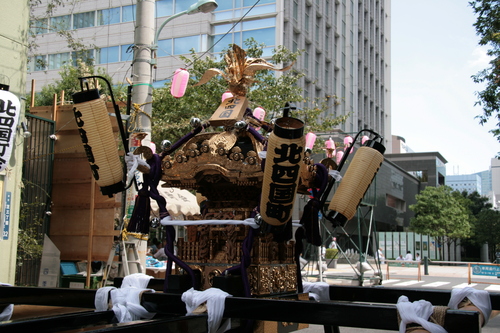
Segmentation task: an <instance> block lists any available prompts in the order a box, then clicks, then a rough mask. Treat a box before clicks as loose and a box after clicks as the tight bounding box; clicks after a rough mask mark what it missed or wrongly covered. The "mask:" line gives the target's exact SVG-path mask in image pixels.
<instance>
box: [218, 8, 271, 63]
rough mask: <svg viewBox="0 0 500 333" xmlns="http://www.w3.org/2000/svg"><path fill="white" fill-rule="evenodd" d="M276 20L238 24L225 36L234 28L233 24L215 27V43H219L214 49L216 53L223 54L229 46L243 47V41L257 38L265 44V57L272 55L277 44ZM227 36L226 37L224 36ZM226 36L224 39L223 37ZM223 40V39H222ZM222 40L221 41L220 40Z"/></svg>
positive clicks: (250, 21) (269, 19)
mask: <svg viewBox="0 0 500 333" xmlns="http://www.w3.org/2000/svg"><path fill="white" fill-rule="evenodd" d="M275 26H276V18H275V17H272V18H265V19H261V20H248V21H244V22H242V23H241V24H237V25H236V26H235V27H234V29H233V30H232V32H231V33H228V34H227V35H225V33H226V32H227V31H229V30H230V29H231V27H232V24H220V25H216V26H214V36H213V42H212V43H217V44H216V45H215V46H214V48H213V52H214V53H219V52H222V51H223V50H224V49H227V47H228V45H229V44H232V43H234V44H237V45H243V41H245V40H247V39H248V38H250V37H253V38H255V40H256V41H257V42H259V43H264V44H265V45H266V46H268V47H267V48H265V49H264V50H263V51H264V55H263V56H267V55H270V53H271V52H270V49H271V48H272V46H274V45H275V43H276V37H275V35H276V28H275ZM224 35H225V36H224ZM223 36H224V37H223ZM221 38H222V39H221ZM219 39H220V40H219Z"/></svg>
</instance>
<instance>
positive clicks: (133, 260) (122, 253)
mask: <svg viewBox="0 0 500 333" xmlns="http://www.w3.org/2000/svg"><path fill="white" fill-rule="evenodd" d="M115 256H118V262H116V264H118V272H120V267H121V269H122V272H123V276H127V275H130V271H131V267H132V268H133V267H134V266H133V265H136V266H135V267H136V269H137V273H144V267H142V265H141V260H140V258H139V252H138V251H137V247H136V244H135V243H134V242H127V241H123V240H120V241H115V242H114V244H113V246H112V247H111V251H110V252H109V257H108V262H107V263H106V268H105V269H104V277H103V279H102V286H106V285H107V282H108V277H109V273H110V272H111V269H112V266H113V263H114V262H115V261H114V258H115ZM120 275H121V274H120Z"/></svg>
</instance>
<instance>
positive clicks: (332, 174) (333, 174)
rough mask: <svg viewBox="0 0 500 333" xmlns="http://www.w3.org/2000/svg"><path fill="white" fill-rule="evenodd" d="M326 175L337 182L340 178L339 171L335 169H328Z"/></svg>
mask: <svg viewBox="0 0 500 333" xmlns="http://www.w3.org/2000/svg"><path fill="white" fill-rule="evenodd" d="M328 175H329V176H330V177H332V178H333V179H335V181H336V182H337V183H338V182H340V181H341V180H342V176H341V175H340V172H339V171H337V170H329V171H328Z"/></svg>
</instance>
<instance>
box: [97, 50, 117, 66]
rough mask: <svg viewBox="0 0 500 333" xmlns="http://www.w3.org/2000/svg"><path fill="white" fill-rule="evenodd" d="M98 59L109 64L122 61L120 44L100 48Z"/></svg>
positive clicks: (100, 62)
mask: <svg viewBox="0 0 500 333" xmlns="http://www.w3.org/2000/svg"><path fill="white" fill-rule="evenodd" d="M97 54H98V56H97V59H98V61H99V64H108V63H111V62H118V61H120V47H119V46H111V47H103V48H102V49H99V50H98V52H97Z"/></svg>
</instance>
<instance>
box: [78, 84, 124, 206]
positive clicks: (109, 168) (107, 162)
mask: <svg viewBox="0 0 500 333" xmlns="http://www.w3.org/2000/svg"><path fill="white" fill-rule="evenodd" d="M73 102H74V107H73V113H74V115H75V120H76V124H77V126H78V132H79V133H80V138H81V140H82V143H83V148H84V149H85V153H86V155H87V159H88V161H89V164H90V169H91V171H92V175H93V177H94V179H95V180H96V183H97V184H98V185H99V186H100V188H101V192H102V194H103V195H108V196H109V197H112V196H113V194H114V193H118V192H121V191H124V190H125V185H124V183H123V166H122V163H121V161H120V157H119V155H118V146H117V144H116V140H115V136H114V134H113V127H112V124H111V119H110V118H109V115H108V109H107V107H106V102H105V101H104V100H103V99H102V98H101V97H100V95H99V91H98V90H97V89H91V90H84V91H81V92H78V93H75V94H73Z"/></svg>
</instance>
